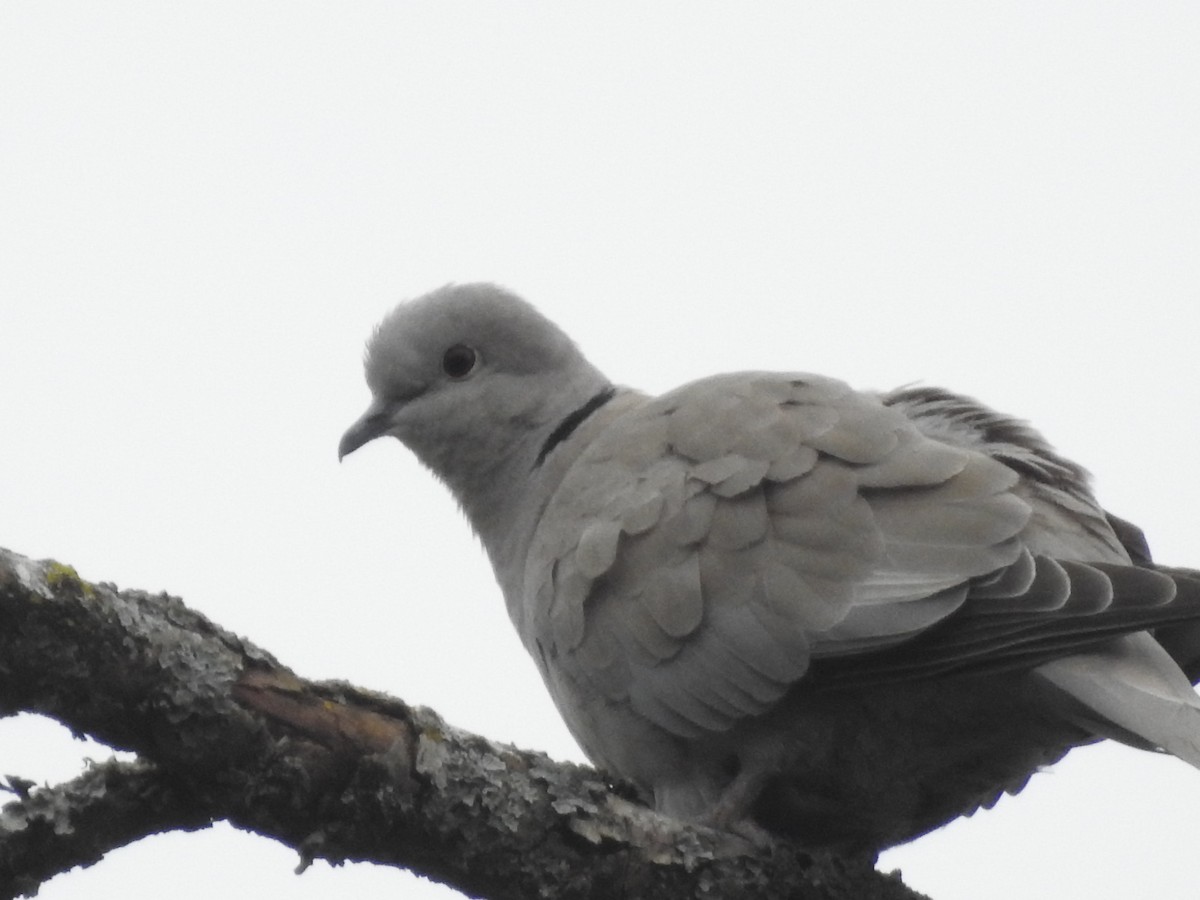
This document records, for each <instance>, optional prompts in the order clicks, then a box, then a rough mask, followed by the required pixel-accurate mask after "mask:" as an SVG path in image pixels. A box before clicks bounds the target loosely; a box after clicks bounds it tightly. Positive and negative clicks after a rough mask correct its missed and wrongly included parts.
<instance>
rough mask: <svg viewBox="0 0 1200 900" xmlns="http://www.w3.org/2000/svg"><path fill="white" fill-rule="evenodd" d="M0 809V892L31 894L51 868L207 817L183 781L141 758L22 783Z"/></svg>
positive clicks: (198, 824)
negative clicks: (50, 782)
mask: <svg viewBox="0 0 1200 900" xmlns="http://www.w3.org/2000/svg"><path fill="white" fill-rule="evenodd" d="M17 792H18V793H19V794H20V799H19V800H14V801H12V802H11V803H8V804H6V805H5V806H4V807H3V808H2V809H0V897H4V898H9V897H17V896H21V895H22V894H26V895H29V896H32V895H33V894H35V893H37V889H38V886H39V885H41V884H42V883H44V882H45V881H47V880H48V879H49V878H51V877H53V876H54V875H58V874H60V873H62V872H66V871H69V870H70V869H73V868H75V867H76V866H90V865H92V864H94V863H96V862H99V861H100V860H101V859H102V858H103V857H104V855H105V854H106V853H108V852H109V851H110V850H115V849H117V848H118V847H124V846H125V845H126V844H131V843H133V842H134V841H137V840H140V839H141V838H144V837H148V836H149V835H152V834H158V833H160V832H163V831H196V830H198V829H201V828H206V827H208V826H209V825H210V824H212V820H211V818H210V817H209V816H208V814H207V813H206V811H205V810H204V809H203V808H202V806H201V804H198V803H197V802H196V801H195V799H194V798H193V797H192V796H191V795H190V794H189V792H188V791H187V790H186V789H183V788H182V786H180V785H179V784H178V783H177V782H175V781H174V780H173V779H171V778H168V777H166V776H165V775H164V774H163V773H162V772H161V771H159V770H158V768H157V767H155V766H154V765H152V764H150V763H146V762H141V761H138V762H121V761H119V760H115V759H112V760H109V761H107V762H104V763H99V764H96V765H93V766H91V767H90V768H89V769H88V771H86V772H85V773H84V774H82V775H80V776H79V777H78V778H76V779H74V780H73V781H69V782H66V783H65V784H60V785H56V786H54V787H43V788H38V789H33V790H29V789H28V788H27V786H26V785H25V784H24V783H23V784H22V785H20V787H19V789H18V791H17Z"/></svg>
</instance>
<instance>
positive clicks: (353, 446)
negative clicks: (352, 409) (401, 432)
mask: <svg viewBox="0 0 1200 900" xmlns="http://www.w3.org/2000/svg"><path fill="white" fill-rule="evenodd" d="M391 425H392V417H391V410H390V408H389V407H388V406H387V405H385V404H383V403H379V402H378V401H376V402H375V403H372V404H371V405H370V406H369V407H367V411H366V412H365V413H363V414H362V416H361V417H360V418H359V420H358V421H357V422H355V423H354V424H353V425H351V426H350V427H349V429H347V431H346V433H345V434H343V435H342V439H341V441H340V442H339V443H338V462H341V461H342V460H343V459H345V458H346V457H347V456H349V455H350V454H351V453H353V452H354V451H355V450H357V449H358V448H359V447H361V446H362V445H363V444H367V443H370V442H371V441H373V440H375V438H377V437H382V436H383V435H385V434H387V431H388V428H390V427H391Z"/></svg>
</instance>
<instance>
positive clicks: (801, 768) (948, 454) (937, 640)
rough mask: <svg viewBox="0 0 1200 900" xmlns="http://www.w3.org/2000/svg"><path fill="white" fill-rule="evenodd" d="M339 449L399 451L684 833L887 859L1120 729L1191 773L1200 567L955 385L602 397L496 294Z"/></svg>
mask: <svg viewBox="0 0 1200 900" xmlns="http://www.w3.org/2000/svg"><path fill="white" fill-rule="evenodd" d="M365 370H366V380H367V384H368V386H369V388H370V391H371V395H372V401H371V403H370V406H369V407H368V409H367V411H366V412H365V413H364V414H363V415H362V417H361V418H359V419H358V420H357V421H356V422H355V423H354V425H352V426H351V427H350V429H349V430H348V431H347V432H346V433H345V435H344V437H343V438H342V440H341V444H340V446H339V451H338V452H339V457H345V456H346V455H347V454H349V453H351V452H353V451H354V450H356V449H358V448H359V447H361V446H363V445H364V444H366V443H367V442H368V441H371V440H374V439H376V438H379V437H383V436H392V437H395V438H398V439H399V440H400V441H401V442H402V443H403V444H404V445H406V446H407V447H408V448H409V449H410V450H411V451H412V452H413V453H414V454H415V455H416V456H417V458H418V459H419V460H420V462H422V463H423V464H424V465H425V466H427V467H428V468H429V469H430V470H432V472H433V473H434V474H435V475H436V476H437V477H438V478H439V479H441V480H442V481H443V482H444V483H445V484H446V485H447V486H448V488H449V490H450V492H451V493H452V494H453V496H454V498H455V500H457V502H458V504H459V506H460V507H461V509H462V510H463V512H464V513H465V515H466V517H467V519H468V521H469V523H470V525H471V527H472V529H473V530H474V532H475V533H476V534H477V535H478V537H479V539H480V541H481V543H482V545H483V547H484V549H485V551H486V553H487V555H488V558H489V560H490V562H491V565H492V567H493V569H494V571H495V575H496V579H497V582H498V584H499V587H500V589H501V591H502V593H503V596H504V600H505V603H506V605H507V609H508V613H509V616H510V617H511V619H512V622H513V624H514V625H515V626H516V631H517V633H518V635H519V636H520V639H521V641H522V642H523V644H524V646H525V648H526V649H527V650H528V652H529V654H530V656H531V657H532V658H533V660H534V662H535V664H536V665H537V667H538V669H539V671H540V673H541V675H542V678H543V680H544V681H545V684H546V687H547V688H548V690H549V693H550V695H551V697H552V698H553V700H554V702H555V704H556V706H557V708H558V710H559V712H560V713H561V715H562V717H563V719H564V720H565V722H566V724H567V726H568V727H569V729H570V731H571V733H572V734H573V735H574V737H575V738H576V740H577V741H578V743H579V744H580V746H581V747H582V749H583V751H584V752H585V753H586V754H587V755H588V757H589V758H590V759H591V760H592V761H593V762H594V763H595V764H596V765H597V766H598V767H600V768H601V769H603V770H606V771H608V772H610V773H611V774H612V775H614V776H618V777H620V778H623V779H625V780H627V781H628V782H631V783H632V784H633V785H634V786H635V787H636V788H637V789H638V790H639V791H640V792H641V794H642V795H643V797H644V799H645V800H646V802H647V803H648V804H650V805H652V806H653V807H654V808H655V809H657V810H658V811H660V812H661V813H663V814H665V815H668V816H672V817H675V818H677V819H680V820H683V821H686V822H691V823H696V824H701V825H707V826H712V827H717V828H723V829H726V830H731V831H742V832H743V833H746V834H760V835H761V834H764V833H765V834H767V835H773V836H778V837H781V838H785V839H790V840H794V841H797V842H800V843H802V844H804V845H808V846H812V847H814V848H822V847H823V848H833V849H841V850H844V851H850V852H864V853H875V852H878V851H880V850H881V849H884V848H887V847H890V846H893V845H895V844H898V843H902V842H905V841H909V840H912V839H913V838H915V837H918V836H919V835H921V834H924V833H926V832H928V831H930V830H932V829H935V828H937V827H939V826H941V825H943V824H945V823H946V822H948V821H951V820H953V819H954V818H956V817H957V816H960V815H964V814H969V813H971V812H973V811H975V810H976V809H978V808H981V807H989V806H991V805H992V804H994V803H995V802H996V801H997V800H998V799H999V798H1000V797H1001V796H1002V795H1004V794H1005V793H1010V794H1011V793H1016V792H1018V791H1020V789H1021V788H1022V787H1023V786H1024V785H1025V783H1026V781H1027V780H1028V779H1029V778H1030V776H1031V775H1033V774H1034V773H1036V772H1037V771H1038V770H1039V769H1041V768H1044V767H1045V766H1047V765H1049V764H1051V763H1053V762H1055V761H1057V760H1059V759H1060V758H1061V757H1062V756H1063V755H1064V754H1066V753H1067V752H1068V751H1069V750H1071V749H1072V748H1073V747H1076V746H1079V745H1083V744H1088V743H1091V742H1094V741H1097V740H1100V739H1103V738H1110V739H1114V740H1117V741H1120V742H1122V743H1125V744H1129V745H1131V746H1134V747H1139V748H1143V749H1146V750H1154V751H1165V752H1167V753H1171V754H1174V755H1175V756H1177V757H1179V758H1180V759H1181V760H1184V761H1185V762H1187V763H1190V764H1191V765H1192V766H1195V767H1200V702H1198V700H1197V695H1196V692H1195V691H1194V689H1193V686H1192V683H1193V681H1195V680H1196V679H1198V678H1200V573H1198V572H1196V571H1193V570H1186V569H1172V568H1168V567H1161V566H1157V565H1155V563H1154V562H1153V561H1152V559H1151V556H1150V552H1149V550H1148V548H1147V546H1146V541H1145V539H1144V537H1143V535H1142V533H1141V531H1140V530H1138V529H1137V528H1136V527H1135V526H1133V525H1131V524H1129V523H1127V522H1125V521H1123V520H1121V519H1118V518H1116V517H1115V516H1111V515H1109V514H1107V513H1106V512H1105V511H1104V510H1103V509H1102V508H1101V506H1100V505H1099V504H1098V502H1097V501H1096V499H1095V498H1094V496H1093V493H1092V490H1091V487H1090V483H1089V477H1088V475H1087V474H1086V472H1085V471H1084V469H1082V468H1081V467H1080V466H1078V465H1077V464H1075V463H1074V462H1072V461H1070V460H1068V459H1065V458H1063V457H1062V456H1060V455H1059V454H1058V453H1056V452H1055V451H1054V450H1053V449H1052V447H1051V446H1050V445H1049V444H1048V443H1047V442H1046V440H1045V439H1044V438H1043V437H1042V436H1041V435H1040V434H1039V433H1038V432H1036V431H1034V430H1033V429H1032V428H1031V427H1030V426H1029V425H1027V424H1025V423H1023V422H1022V421H1020V420H1017V419H1014V418H1012V417H1009V416H1007V415H1003V414H1000V413H997V412H995V411H993V410H991V409H989V408H987V407H985V406H983V405H981V404H979V403H977V402H976V401H974V400H972V399H970V398H967V397H963V396H959V395H957V394H954V393H952V392H950V391H947V390H942V389H938V388H929V387H907V388H902V389H899V390H895V391H892V392H883V393H878V392H870V391H859V390H855V389H852V388H851V387H850V386H849V385H847V384H845V383H843V382H842V381H838V380H836V379H833V378H829V377H825V376H821V375H813V374H805V373H775V372H755V371H750V372H738V373H731V374H722V375H714V376H712V377H708V378H703V379H700V380H698V381H695V382H692V383H690V384H686V385H684V386H682V387H680V388H677V389H675V390H673V391H670V392H668V393H666V394H663V395H662V396H658V397H653V396H648V395H646V394H644V393H640V392H638V391H636V390H633V389H630V388H627V387H621V386H618V385H615V384H614V383H612V382H610V381H609V379H608V378H607V377H606V376H605V375H604V374H602V373H601V372H600V371H599V370H598V369H597V368H596V367H595V366H593V365H592V364H591V363H590V362H589V361H588V360H587V358H586V357H585V356H584V355H583V354H582V353H581V352H580V350H579V349H578V347H577V346H576V344H575V343H574V342H573V341H572V340H571V339H570V338H569V337H568V336H567V335H566V334H564V333H563V332H562V331H561V330H560V329H559V328H558V327H556V326H555V325H554V324H553V323H551V322H550V321H549V320H548V319H546V318H545V317H543V316H542V315H541V314H540V313H539V312H538V311H537V310H536V309H535V308H534V307H533V306H532V305H530V304H529V303H527V302H525V301H524V300H522V299H520V298H519V297H517V296H516V295H514V294H512V293H510V292H508V291H507V290H505V289H502V288H500V287H497V286H495V285H491V284H451V285H448V286H446V287H443V288H440V289H438V290H435V291H433V292H431V293H429V294H427V295H425V296H422V297H419V298H417V299H415V300H411V301H408V302H404V303H401V304H400V305H399V306H397V307H396V308H395V309H394V311H392V312H391V313H390V314H389V315H387V316H386V318H384V319H383V321H382V322H381V323H380V324H379V325H378V327H377V328H376V330H375V331H374V333H373V335H372V336H371V337H370V339H369V342H368V344H367V349H366V354H365Z"/></svg>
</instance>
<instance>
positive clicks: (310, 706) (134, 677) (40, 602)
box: [0, 550, 918, 900]
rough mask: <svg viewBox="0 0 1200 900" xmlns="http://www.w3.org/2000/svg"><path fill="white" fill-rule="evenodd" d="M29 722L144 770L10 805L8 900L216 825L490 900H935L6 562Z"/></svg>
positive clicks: (7, 704)
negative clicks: (398, 870) (693, 823)
mask: <svg viewBox="0 0 1200 900" xmlns="http://www.w3.org/2000/svg"><path fill="white" fill-rule="evenodd" d="M18 711H30V712H37V713H42V714H44V715H48V716H51V717H53V718H55V719H58V720H59V721H61V722H63V723H64V724H66V725H67V726H68V727H70V728H71V729H73V730H74V731H76V732H84V733H87V734H89V735H91V736H93V737H95V738H96V739H98V740H100V741H103V742H105V743H107V744H109V745H110V746H112V747H116V748H120V749H125V750H130V751H133V752H134V753H136V754H138V756H139V761H138V762H137V763H115V762H114V763H108V764H105V765H103V766H97V767H95V768H93V769H92V770H90V771H89V772H87V773H85V774H83V775H82V776H80V777H79V778H78V779H76V780H75V781H72V782H70V783H69V784H66V785H62V786H59V787H56V788H47V789H43V790H39V791H36V792H31V793H28V795H27V796H25V797H23V798H22V799H20V800H18V801H16V802H13V803H10V804H9V805H8V806H6V807H5V808H4V810H3V812H2V814H0V897H14V896H18V895H21V894H22V893H25V894H29V893H30V892H33V891H36V888H37V885H38V884H40V883H42V882H44V881H45V880H46V879H47V878H48V877H50V876H51V875H53V874H55V873H57V872H60V871H65V870H66V869H68V868H70V867H72V866H74V865H80V864H83V865H86V864H90V863H92V862H95V861H96V860H97V859H99V858H100V856H102V855H103V853H104V852H106V851H107V850H110V849H112V848H114V847H117V846H121V845H123V844H124V843H127V842H129V841H132V840H136V839H137V838H139V837H142V836H144V835H147V834H151V833H153V832H156V831H161V830H165V829H172V828H174V829H195V828H200V827H203V826H204V825H206V824H208V823H209V822H210V821H213V820H215V819H227V820H228V821H230V822H231V823H232V824H234V825H235V826H237V827H239V828H242V829H245V830H247V831H252V832H255V833H258V834H261V835H266V836H269V837H272V838H275V839H277V840H280V841H282V842H284V843H286V844H288V845H289V846H292V847H294V848H296V849H297V851H298V852H299V853H300V855H301V858H302V860H304V861H309V860H312V859H317V858H322V859H327V860H330V861H331V862H341V861H344V860H365V861H371V862H375V863H379V864H383V865H393V866H400V867H404V868H409V869H412V870H414V871H416V872H419V873H421V874H424V875H427V876H429V877H431V878H434V879H437V880H439V881H442V882H444V883H446V884H449V885H451V886H453V887H455V888H457V889H459V890H461V891H463V892H465V893H467V894H470V895H472V896H480V897H490V898H518V897H529V896H539V895H541V896H551V895H552V896H556V897H562V898H584V897H605V898H608V897H627V898H634V897H649V896H655V897H657V898H662V900H668V898H672V897H692V896H700V895H701V894H702V895H703V896H705V897H711V898H720V897H739V898H740V897H746V898H755V897H763V898H767V897H770V898H779V897H795V898H801V900H834V898H848V897H854V898H861V900H912V898H916V897H917V896H918V895H916V894H914V893H913V892H911V891H909V890H908V889H907V888H905V887H904V886H903V885H902V884H901V883H900V882H899V881H898V880H897V879H894V878H891V877H888V876H884V875H880V874H879V873H877V872H875V871H874V869H873V868H872V867H871V865H870V863H869V861H867V860H853V859H842V858H837V857H830V856H825V855H819V854H810V853H808V852H806V851H804V850H803V849H801V848H797V847H795V846H793V845H789V844H784V843H778V844H775V845H772V846H771V847H769V848H757V849H756V848H750V847H749V846H748V845H747V844H746V842H745V841H743V840H741V839H740V838H737V837H735V836H733V835H730V834H726V833H722V832H716V831H711V830H707V829H699V828H692V827H688V826H684V825H681V824H680V823H677V822H674V821H672V820H670V819H667V818H665V817H662V816H659V815H657V814H656V813H654V812H653V811H651V810H649V809H647V808H645V807H643V806H641V805H639V804H637V803H636V802H634V800H633V796H632V793H631V792H630V791H629V790H628V789H624V788H622V787H620V786H617V787H614V786H612V785H610V784H608V783H606V782H605V781H604V780H603V779H602V776H600V775H599V774H597V773H596V772H595V771H593V770H591V769H588V768H585V767H581V766H574V765H568V764H563V763H556V762H554V761H552V760H550V759H549V758H548V757H546V756H545V755H544V754H540V753H533V752H528V751H523V750H518V749H516V748H513V747H510V746H507V745H500V744H495V743H492V742H490V741H487V740H486V739H484V738H482V737H478V736H476V735H471V734H467V733H464V732H460V731H458V730H456V729H454V728H452V727H450V726H449V725H447V724H446V723H444V722H443V721H442V720H441V719H440V718H439V717H438V716H437V715H436V714H435V713H433V712H432V711H430V710H427V709H422V708H418V707H410V706H408V705H406V704H405V703H403V702H401V701H399V700H396V699H394V698H390V697H386V696H383V695H380V694H375V693H371V692H368V691H364V690H361V689H358V688H355V687H353V686H351V685H347V684H341V683H317V682H309V681H305V680H304V679H301V678H299V677H298V676H297V675H295V674H294V673H293V672H291V671H290V670H289V669H287V668H285V667H284V666H282V665H281V664H280V663H278V662H277V661H276V660H275V659H274V658H273V657H272V656H271V655H270V654H268V653H266V652H265V651H263V650H260V649H259V648H257V647H255V646H254V645H252V644H250V643H249V642H248V641H245V640H243V639H241V638H238V637H236V636H235V635H233V634H231V633H229V632H227V631H225V630H224V629H222V628H220V627H219V626H217V625H215V624H213V623H212V622H210V621H208V620H207V619H206V618H204V617H203V616H201V615H200V614H199V613H196V612H194V611H192V610H190V609H188V608H187V607H186V606H184V605H183V603H182V602H181V601H180V600H178V599H177V598H174V597H170V596H168V595H166V594H160V595H156V596H152V595H149V594H146V593H143V592H140V591H118V590H117V589H116V588H115V587H113V586H112V585H104V584H89V583H87V582H84V581H82V580H80V579H79V577H78V576H77V575H76V574H75V572H74V571H73V570H72V569H70V568H69V567H67V566H63V565H60V564H58V563H54V562H40V563H35V562H32V561H30V560H28V559H26V558H24V557H21V556H18V555H16V554H13V553H9V552H8V551H3V550H0V715H8V714H12V713H15V712H18ZM98 821H104V822H106V823H109V822H118V823H120V824H119V826H117V827H111V828H108V829H107V831H106V830H105V829H102V828H98V827H96V826H95V824H94V823H95V822H98Z"/></svg>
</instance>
